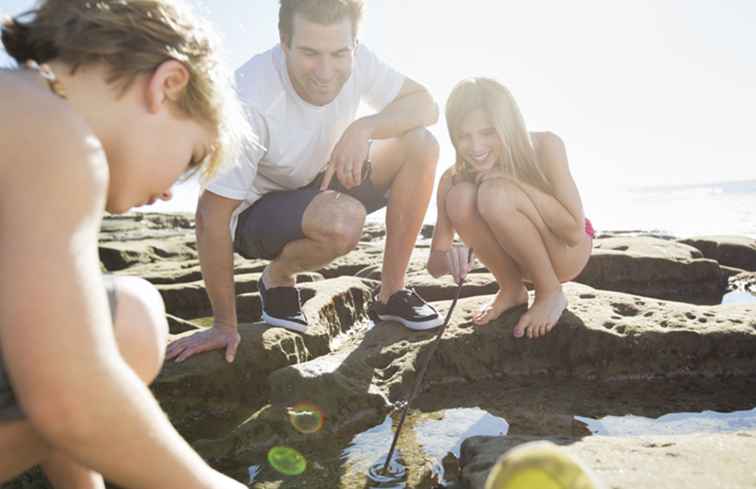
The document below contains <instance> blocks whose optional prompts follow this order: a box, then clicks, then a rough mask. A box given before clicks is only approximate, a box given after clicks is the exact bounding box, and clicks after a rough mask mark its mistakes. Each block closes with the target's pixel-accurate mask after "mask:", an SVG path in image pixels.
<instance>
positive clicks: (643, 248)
mask: <svg viewBox="0 0 756 489" xmlns="http://www.w3.org/2000/svg"><path fill="white" fill-rule="evenodd" d="M593 248H594V249H599V250H613V251H624V252H627V253H629V254H633V255H639V256H656V257H660V258H669V259H672V260H691V259H695V258H703V254H702V253H701V252H700V251H699V250H698V249H697V248H694V247H692V246H688V245H686V244H682V243H676V242H674V241H669V240H665V239H660V238H655V237H649V236H637V237H610V238H597V239H596V240H595V241H594V243H593Z"/></svg>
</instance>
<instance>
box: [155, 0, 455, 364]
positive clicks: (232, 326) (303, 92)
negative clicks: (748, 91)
mask: <svg viewBox="0 0 756 489" xmlns="http://www.w3.org/2000/svg"><path fill="white" fill-rule="evenodd" d="M362 6H363V2H362V0H281V6H280V11H279V33H280V45H277V46H276V47H274V48H273V49H271V50H269V51H267V52H265V53H262V54H260V55H258V56H255V57H253V58H252V59H251V60H250V61H248V62H247V63H246V64H245V65H243V66H242V67H241V68H240V69H239V70H238V72H237V84H238V86H239V90H240V92H241V95H242V99H243V101H244V102H245V103H246V104H247V109H248V117H249V119H250V121H251V123H252V125H253V127H254V129H255V131H256V132H257V133H258V134H260V135H261V143H262V146H263V147H258V148H251V149H250V150H249V151H248V154H247V155H246V158H243V159H242V160H241V161H239V162H237V164H236V165H235V167H234V168H233V169H231V170H230V171H228V172H227V173H225V174H223V175H221V176H220V177H218V178H217V179H215V180H214V181H212V182H211V183H210V184H209V185H208V187H207V191H205V192H204V193H203V194H202V196H201V197H200V201H199V205H198V209H197V241H198V250H199V256H200V264H201V268H202V273H203V276H204V279H205V283H206V286H207V291H208V295H209V296H210V301H211V303H212V307H213V313H214V323H213V327H212V328H210V329H208V330H205V331H202V332H199V333H196V334H194V335H192V336H190V337H187V338H182V339H181V340H178V341H176V342H174V343H173V344H171V345H170V346H169V349H168V353H167V355H168V358H176V359H177V361H182V360H184V359H186V358H187V357H189V356H191V355H193V354H194V353H198V352H201V351H207V350H213V349H222V348H225V350H226V359H227V360H228V361H229V362H230V361H233V358H234V355H235V353H236V349H237V346H238V344H239V340H240V337H239V334H238V332H237V317H236V306H235V291H234V281H233V251H237V252H238V253H240V254H241V255H242V256H245V257H247V258H265V259H269V260H271V262H270V264H269V265H268V266H267V268H266V269H265V270H264V272H263V274H262V277H261V279H260V281H259V290H260V298H261V301H262V306H263V313H262V316H263V319H264V320H265V321H266V322H267V323H268V324H270V325H272V326H279V327H284V328H287V329H289V330H293V331H298V332H304V331H305V330H306V327H307V319H306V318H305V316H304V314H303V313H302V310H301V305H300V300H299V294H298V291H297V289H296V288H295V276H296V274H297V273H299V272H303V271H307V270H317V269H319V268H320V267H322V266H324V265H326V264H327V263H329V262H331V261H332V260H333V259H335V258H337V257H339V256H342V255H345V254H346V253H348V252H349V251H350V250H352V249H353V248H354V247H355V246H356V245H357V243H358V241H359V238H360V236H361V234H362V227H363V224H364V221H365V215H366V214H368V213H370V212H373V211H375V210H377V209H380V208H382V207H383V206H385V205H387V214H386V233H387V236H386V248H385V252H384V262H383V275H382V284H381V289H380V292H379V293H378V294H377V296H376V298H375V303H374V305H373V307H374V312H375V313H376V315H377V316H378V317H379V318H380V319H390V320H396V321H399V322H400V323H402V324H403V325H404V326H406V327H408V328H410V329H416V330H422V329H429V328H435V327H437V326H440V325H441V323H442V319H441V318H440V316H439V314H438V313H437V311H436V310H435V309H433V308H432V307H431V306H430V305H428V304H426V303H425V302H424V301H423V300H422V299H421V298H420V297H418V296H417V295H416V294H414V293H413V292H412V291H409V290H407V289H405V288H404V280H405V273H406V269H407V265H408V264H409V260H410V256H411V254H412V250H413V248H414V244H415V239H416V237H417V234H418V232H419V230H420V226H421V225H422V220H423V216H424V214H425V211H426V208H427V206H428V201H429V200H430V195H431V192H432V188H433V181H434V176H435V170H436V163H437V161H438V143H437V142H436V140H435V138H434V137H433V136H432V135H431V134H430V133H429V132H428V131H427V130H426V129H425V126H428V125H431V124H434V123H435V122H436V120H437V118H438V109H437V107H436V104H435V102H434V101H433V99H432V98H431V96H430V94H429V93H428V91H427V90H426V89H425V88H423V87H422V86H421V85H419V84H418V83H416V82H415V81H413V80H411V79H409V78H406V77H404V76H403V75H401V74H400V73H398V72H396V71H395V70H393V69H392V68H390V67H389V66H387V65H386V64H384V63H383V62H381V61H380V60H379V59H378V58H376V56H375V55H374V54H373V53H371V52H370V51H369V50H368V49H367V48H366V47H365V46H361V45H359V44H358V41H357V27H358V24H359V20H360V17H361V13H362ZM361 101H365V102H367V103H368V104H369V105H370V106H372V107H373V108H374V109H375V110H377V111H378V112H376V113H374V114H372V115H369V116H366V117H361V118H356V112H357V109H358V106H359V104H360V102H361ZM229 227H230V229H231V232H230V233H229Z"/></svg>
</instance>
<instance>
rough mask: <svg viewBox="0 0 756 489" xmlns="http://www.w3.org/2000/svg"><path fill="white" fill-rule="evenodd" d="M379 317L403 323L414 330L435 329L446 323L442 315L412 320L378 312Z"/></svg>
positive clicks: (382, 319) (383, 319)
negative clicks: (434, 317)
mask: <svg viewBox="0 0 756 489" xmlns="http://www.w3.org/2000/svg"><path fill="white" fill-rule="evenodd" d="M378 318H380V320H381V321H396V322H397V323H401V324H402V326H404V327H405V328H408V329H411V330H414V331H426V330H429V329H435V328H438V327H439V326H441V325H442V324H444V320H443V319H442V318H441V317H440V316H439V317H437V318H436V319H426V320H425V321H410V320H409V319H405V318H403V317H401V316H391V315H389V314H378Z"/></svg>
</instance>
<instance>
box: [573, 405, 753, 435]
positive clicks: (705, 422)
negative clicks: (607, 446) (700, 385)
mask: <svg viewBox="0 0 756 489" xmlns="http://www.w3.org/2000/svg"><path fill="white" fill-rule="evenodd" d="M576 419H578V420H579V421H582V422H583V423H585V424H586V425H587V426H588V428H589V429H590V430H591V432H592V433H593V434H594V435H604V436H642V435H687V434H692V433H722V432H728V431H740V430H752V429H756V408H754V409H751V410H749V411H735V412H731V413H720V412H716V411H703V412H700V413H672V414H665V415H664V416H661V417H659V418H656V419H653V418H645V417H643V416H634V415H628V416H606V417H604V418H601V419H598V420H596V419H591V418H584V417H581V416H576Z"/></svg>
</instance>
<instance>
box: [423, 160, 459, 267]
mask: <svg viewBox="0 0 756 489" xmlns="http://www.w3.org/2000/svg"><path fill="white" fill-rule="evenodd" d="M453 171H454V170H453V168H449V169H448V170H446V171H445V172H444V174H443V175H442V176H441V180H440V181H439V183H438V189H437V190H436V225H435V226H434V227H433V239H432V240H431V249H430V256H429V257H428V264H427V266H426V268H427V269H428V273H430V274H431V275H432V276H433V277H434V278H438V277H441V276H443V275H446V274H447V273H449V272H450V270H449V261H448V258H447V254H448V251H449V250H450V249H451V247H452V242H453V241H454V227H453V226H452V223H451V219H449V214H447V212H446V194H447V193H448V192H449V189H451V187H452V173H453Z"/></svg>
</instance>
